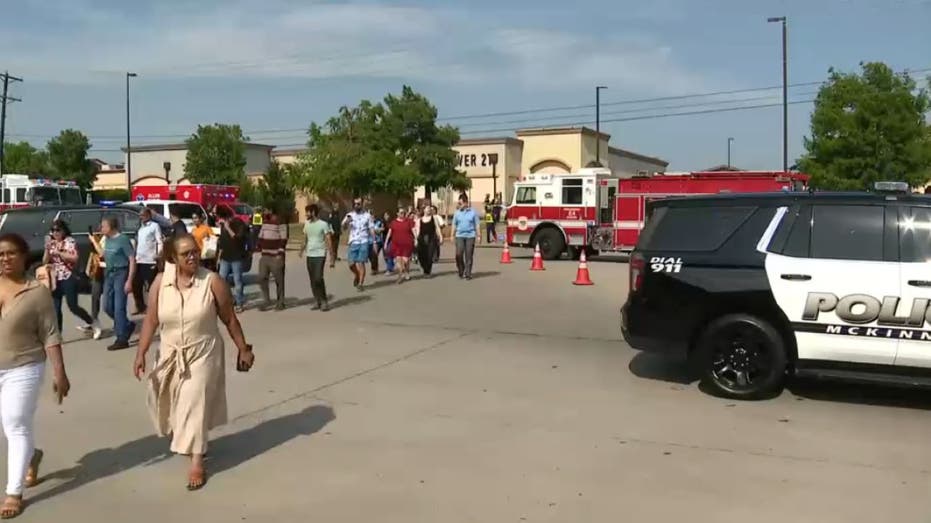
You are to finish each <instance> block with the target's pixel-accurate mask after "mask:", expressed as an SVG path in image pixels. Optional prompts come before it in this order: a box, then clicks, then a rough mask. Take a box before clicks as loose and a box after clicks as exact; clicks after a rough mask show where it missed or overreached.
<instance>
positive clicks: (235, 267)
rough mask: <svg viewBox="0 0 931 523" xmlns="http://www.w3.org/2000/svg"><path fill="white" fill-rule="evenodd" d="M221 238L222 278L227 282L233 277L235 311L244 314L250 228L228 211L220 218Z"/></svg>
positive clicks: (219, 240)
mask: <svg viewBox="0 0 931 523" xmlns="http://www.w3.org/2000/svg"><path fill="white" fill-rule="evenodd" d="M218 223H219V226H220V238H219V239H218V240H217V248H218V249H219V253H218V256H217V258H219V260H220V277H221V278H223V281H227V279H228V278H229V277H230V275H232V276H233V290H234V293H233V298H234V300H235V305H236V306H235V309H234V310H235V311H236V312H237V313H239V312H242V311H243V310H244V308H245V304H246V295H245V289H244V288H243V281H242V267H243V260H245V259H246V256H249V253H248V252H247V250H246V241H247V240H248V238H247V235H248V234H249V228H248V227H246V224H245V223H243V222H242V220H240V219H239V218H235V217H231V216H229V213H228V211H227V212H226V213H224V214H223V215H221V216H219V222H218Z"/></svg>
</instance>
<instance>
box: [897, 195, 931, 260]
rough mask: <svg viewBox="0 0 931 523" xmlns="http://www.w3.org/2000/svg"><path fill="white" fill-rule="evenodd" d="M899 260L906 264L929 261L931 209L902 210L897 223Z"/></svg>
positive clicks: (930, 251)
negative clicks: (900, 217)
mask: <svg viewBox="0 0 931 523" xmlns="http://www.w3.org/2000/svg"><path fill="white" fill-rule="evenodd" d="M899 249H900V251H899V253H900V259H901V261H903V262H906V263H925V262H928V261H931V208H928V207H908V208H903V209H902V219H901V220H900V221H899Z"/></svg>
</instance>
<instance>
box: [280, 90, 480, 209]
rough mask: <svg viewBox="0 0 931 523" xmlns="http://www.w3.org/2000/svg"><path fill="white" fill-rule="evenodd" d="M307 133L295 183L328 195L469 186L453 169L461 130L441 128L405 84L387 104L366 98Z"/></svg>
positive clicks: (426, 104) (430, 109)
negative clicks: (455, 147) (304, 149)
mask: <svg viewBox="0 0 931 523" xmlns="http://www.w3.org/2000/svg"><path fill="white" fill-rule="evenodd" d="M308 135H309V140H308V143H307V145H308V152H307V153H306V154H305V155H304V156H303V157H302V158H301V160H300V162H299V163H298V165H297V167H296V183H297V185H298V187H300V188H302V189H306V190H308V191H310V192H313V193H315V194H317V195H318V196H320V197H322V198H324V199H328V198H331V197H333V196H335V195H338V194H352V195H367V194H372V193H374V192H385V193H389V194H394V195H397V196H406V195H410V194H411V193H412V192H413V191H414V189H415V188H417V187H418V186H422V185H427V186H428V187H429V188H431V189H436V188H438V187H445V186H453V187H456V188H460V189H461V188H466V187H468V186H469V180H468V179H467V178H466V177H465V175H464V174H462V173H460V172H458V171H456V169H455V160H456V153H455V151H453V150H452V146H453V145H454V144H455V143H456V141H458V139H459V134H458V131H456V129H454V128H452V127H448V126H442V127H440V126H437V125H436V108H434V107H433V106H432V105H431V104H430V102H429V101H428V100H427V99H426V98H425V97H423V96H422V95H420V94H418V93H416V92H415V91H414V90H413V89H411V88H410V87H407V86H405V87H404V89H403V90H402V93H401V95H400V96H393V95H388V96H386V97H385V100H384V103H383V104H381V103H377V104H373V103H372V102H369V101H367V100H363V101H362V102H361V103H360V104H359V105H358V106H357V107H353V108H349V107H342V108H340V110H339V114H338V115H336V116H334V117H332V118H330V119H329V120H327V122H326V123H325V124H324V125H323V126H320V125H317V124H315V123H314V124H311V126H310V130H309V132H308Z"/></svg>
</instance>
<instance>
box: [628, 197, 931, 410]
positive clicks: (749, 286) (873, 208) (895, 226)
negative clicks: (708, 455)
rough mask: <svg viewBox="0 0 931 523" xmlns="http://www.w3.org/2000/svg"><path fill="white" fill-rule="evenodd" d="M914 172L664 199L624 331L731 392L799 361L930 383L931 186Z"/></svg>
mask: <svg viewBox="0 0 931 523" xmlns="http://www.w3.org/2000/svg"><path fill="white" fill-rule="evenodd" d="M877 185H879V184H877ZM902 185H904V184H901V185H899V184H892V185H886V186H883V187H878V188H880V189H883V191H879V192H875V193H807V192H802V193H772V194H747V195H720V196H708V197H692V198H682V199H668V200H660V201H656V202H653V203H652V204H651V206H650V208H649V210H648V212H649V218H648V220H647V224H646V227H645V228H644V230H643V232H642V234H641V235H640V241H639V244H638V246H637V248H636V249H635V250H634V252H633V254H632V256H631V261H630V290H629V295H628V298H627V302H626V304H625V305H624V307H623V309H622V311H621V323H622V331H623V334H624V338H625V339H626V340H627V342H628V343H629V344H630V345H631V346H632V347H634V348H635V349H639V350H644V351H653V352H663V353H669V354H676V355H680V356H688V357H689V360H690V361H691V362H692V363H693V364H694V368H695V369H696V371H697V373H698V374H699V375H700V378H701V380H702V382H703V384H704V385H706V386H708V387H709V388H710V389H711V391H713V392H715V393H717V394H720V395H724V396H728V397H735V398H748V399H749V398H757V397H764V396H766V395H770V394H772V393H775V392H778V391H779V390H780V389H781V387H782V385H783V383H784V381H785V378H786V376H787V375H789V374H795V375H800V376H813V377H822V378H840V379H852V380H858V381H868V382H879V383H894V384H906V385H931V307H929V305H931V197H928V196H919V195H911V194H908V192H907V186H906V187H905V189H906V190H905V191H902V188H903V187H902Z"/></svg>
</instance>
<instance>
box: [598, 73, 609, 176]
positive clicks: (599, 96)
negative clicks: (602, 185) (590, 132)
mask: <svg viewBox="0 0 931 523" xmlns="http://www.w3.org/2000/svg"><path fill="white" fill-rule="evenodd" d="M602 89H607V87H606V86H604V85H599V86H597V87H595V134H596V135H597V136H595V164H596V165H597V166H598V167H603V165H601V90H602Z"/></svg>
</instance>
